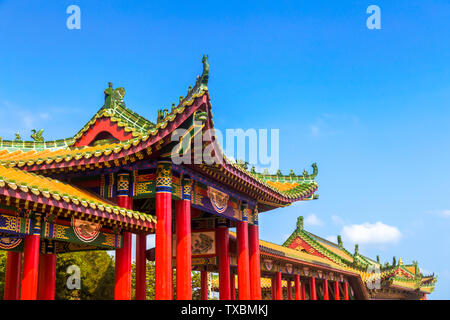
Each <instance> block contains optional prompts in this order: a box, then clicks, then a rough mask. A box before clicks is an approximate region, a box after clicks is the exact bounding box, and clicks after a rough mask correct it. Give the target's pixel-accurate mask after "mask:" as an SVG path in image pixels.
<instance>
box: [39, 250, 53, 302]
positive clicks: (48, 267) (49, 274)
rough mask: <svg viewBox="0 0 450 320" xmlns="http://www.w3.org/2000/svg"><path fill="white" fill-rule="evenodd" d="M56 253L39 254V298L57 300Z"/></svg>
mask: <svg viewBox="0 0 450 320" xmlns="http://www.w3.org/2000/svg"><path fill="white" fill-rule="evenodd" d="M55 280H56V254H54V253H46V254H41V255H40V256H39V280H38V295H37V299H38V300H55Z"/></svg>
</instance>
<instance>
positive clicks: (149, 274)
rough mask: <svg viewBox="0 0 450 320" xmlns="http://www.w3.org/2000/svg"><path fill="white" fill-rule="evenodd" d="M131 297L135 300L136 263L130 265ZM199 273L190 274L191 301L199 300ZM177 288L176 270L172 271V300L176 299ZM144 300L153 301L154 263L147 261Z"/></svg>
mask: <svg viewBox="0 0 450 320" xmlns="http://www.w3.org/2000/svg"><path fill="white" fill-rule="evenodd" d="M131 271H132V272H131V295H132V299H134V298H135V292H136V263H135V262H133V263H132V265H131ZM200 292H201V289H200V272H198V271H193V272H192V299H193V300H200V297H201V295H200ZM176 296H177V287H176V270H175V269H174V270H173V298H174V299H176ZM146 299H147V300H154V299H155V262H154V261H147V266H146Z"/></svg>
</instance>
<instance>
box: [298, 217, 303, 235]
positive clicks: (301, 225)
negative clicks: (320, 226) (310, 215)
mask: <svg viewBox="0 0 450 320" xmlns="http://www.w3.org/2000/svg"><path fill="white" fill-rule="evenodd" d="M302 230H303V216H299V217H298V218H297V231H299V232H300V231H302Z"/></svg>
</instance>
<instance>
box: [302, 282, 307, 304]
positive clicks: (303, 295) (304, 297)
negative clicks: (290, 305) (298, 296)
mask: <svg viewBox="0 0 450 320" xmlns="http://www.w3.org/2000/svg"><path fill="white" fill-rule="evenodd" d="M301 284H302V300H306V285H305V283H304V282H302V283H301Z"/></svg>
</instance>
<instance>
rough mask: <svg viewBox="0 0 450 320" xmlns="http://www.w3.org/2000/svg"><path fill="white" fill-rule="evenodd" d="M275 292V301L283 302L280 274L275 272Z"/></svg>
mask: <svg viewBox="0 0 450 320" xmlns="http://www.w3.org/2000/svg"><path fill="white" fill-rule="evenodd" d="M275 277H276V281H275V283H276V290H275V297H276V300H283V282H282V280H281V272H280V271H277V273H276V276H275Z"/></svg>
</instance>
